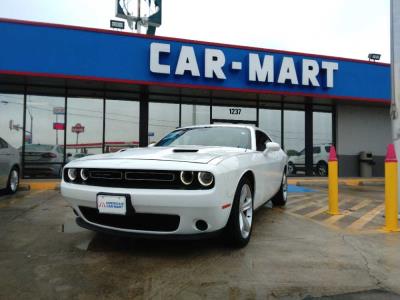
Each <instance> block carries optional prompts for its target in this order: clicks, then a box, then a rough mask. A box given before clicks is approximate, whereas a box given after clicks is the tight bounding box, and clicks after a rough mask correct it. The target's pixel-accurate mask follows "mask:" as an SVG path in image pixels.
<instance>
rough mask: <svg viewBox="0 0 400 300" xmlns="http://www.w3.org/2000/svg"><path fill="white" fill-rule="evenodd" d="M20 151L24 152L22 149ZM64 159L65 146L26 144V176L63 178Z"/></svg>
mask: <svg viewBox="0 0 400 300" xmlns="http://www.w3.org/2000/svg"><path fill="white" fill-rule="evenodd" d="M20 151H21V152H22V147H21V148H20ZM63 157H64V147H63V146H60V145H45V144H26V145H25V163H26V164H25V167H24V175H26V176H29V177H33V176H45V177H48V176H50V177H61V173H62V167H63V166H62V164H63V162H64V159H63Z"/></svg>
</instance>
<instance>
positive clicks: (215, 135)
mask: <svg viewBox="0 0 400 300" xmlns="http://www.w3.org/2000/svg"><path fill="white" fill-rule="evenodd" d="M187 145H189V146H219V147H235V148H244V149H251V133H250V130H249V129H248V128H242V127H193V128H183V129H178V130H175V131H172V132H171V133H169V134H167V135H166V136H165V137H164V138H163V139H161V140H160V141H159V142H158V143H157V144H156V145H155V147H166V146H187Z"/></svg>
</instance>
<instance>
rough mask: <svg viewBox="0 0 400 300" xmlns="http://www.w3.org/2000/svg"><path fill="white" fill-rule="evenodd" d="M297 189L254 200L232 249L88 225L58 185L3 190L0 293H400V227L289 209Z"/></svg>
mask: <svg viewBox="0 0 400 300" xmlns="http://www.w3.org/2000/svg"><path fill="white" fill-rule="evenodd" d="M362 188H363V187H357V189H362ZM357 189H356V190H354V189H352V188H346V189H345V188H342V189H341V193H342V194H348V195H350V196H352V197H353V198H357V197H358V195H365V194H368V191H367V192H364V193H360V191H359V190H357ZM375 189H376V191H375V193H376V195H379V193H381V194H382V193H383V188H381V190H380V191H379V187H376V188H375ZM324 193H325V191H323V190H319V191H317V192H315V193H308V194H310V195H313V197H314V199H323V197H324V196H323V194H324ZM302 195H303V194H302V193H290V196H289V205H288V208H286V209H278V208H271V207H268V206H265V207H263V208H261V209H260V210H259V211H258V212H257V213H256V214H255V223H254V231H253V236H252V240H251V242H250V244H249V245H248V246H247V247H246V248H244V249H240V250H236V249H231V248H229V247H227V246H226V245H225V244H224V242H223V241H222V239H221V238H217V239H212V240H202V241H162V240H161V241H160V240H143V239H129V238H120V237H113V236H105V235H100V234H96V233H93V232H90V231H87V230H84V229H81V228H79V227H77V226H76V225H75V223H74V216H73V213H72V211H71V210H70V208H69V207H68V205H67V204H66V202H64V201H63V199H62V198H61V196H60V194H59V191H56V190H38V191H22V192H19V193H17V195H15V196H12V197H10V196H2V197H1V198H0V299H305V298H307V299H313V298H316V299H318V298H321V297H322V298H321V299H399V296H398V294H400V268H399V267H400V255H399V250H398V249H399V247H400V235H399V234H397V233H391V234H388V233H383V232H378V231H376V232H364V233H360V232H352V231H347V230H345V229H344V228H341V227H338V228H331V227H328V226H324V224H322V223H319V222H316V221H315V220H312V219H311V218H308V217H306V216H304V215H301V214H296V213H294V212H293V211H291V210H292V209H293V205H294V203H295V202H296V201H297V202H298V201H300V200H299V199H300V198H299V197H302ZM379 197H381V196H379ZM304 199H305V198H304ZM304 199H303V200H301V201H307V200H304ZM290 201H293V205H292V206H291V204H290ZM310 201H311V200H310ZM360 201H362V200H360ZM321 213H322V212H321ZM308 214H309V213H308Z"/></svg>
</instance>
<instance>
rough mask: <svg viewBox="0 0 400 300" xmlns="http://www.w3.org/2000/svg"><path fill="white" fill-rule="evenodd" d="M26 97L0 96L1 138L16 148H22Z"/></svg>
mask: <svg viewBox="0 0 400 300" xmlns="http://www.w3.org/2000/svg"><path fill="white" fill-rule="evenodd" d="M23 110H24V96H23V95H13V94H0V137H1V138H3V139H4V140H5V141H6V142H7V143H8V144H9V145H11V146H12V147H14V148H20V147H21V146H22V132H23V131H22V126H23Z"/></svg>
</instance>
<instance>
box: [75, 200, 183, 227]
mask: <svg viewBox="0 0 400 300" xmlns="http://www.w3.org/2000/svg"><path fill="white" fill-rule="evenodd" d="M79 210H80V211H81V213H82V215H83V216H84V217H85V219H86V220H88V221H89V222H92V223H95V224H98V225H104V226H109V227H114V228H121V229H131V230H143V231H161V232H173V231H176V230H177V229H178V227H179V222H180V217H179V216H177V215H158V214H143V213H134V214H132V215H128V216H123V215H111V214H100V213H99V211H98V210H97V209H96V208H92V207H85V206H79Z"/></svg>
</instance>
